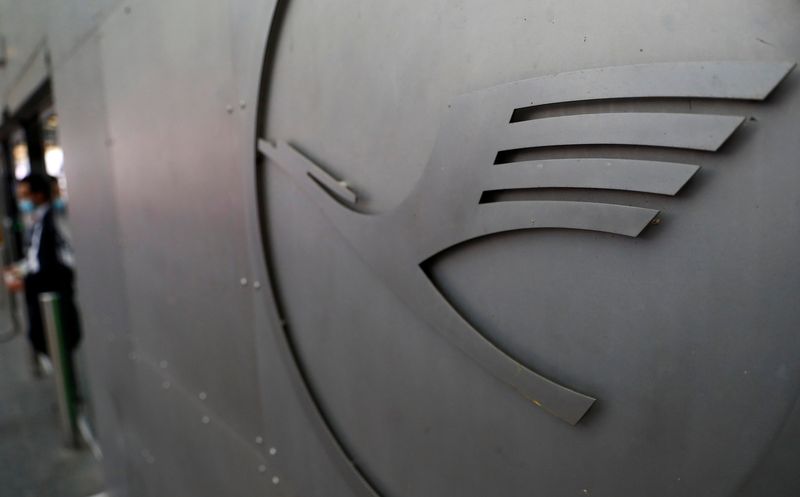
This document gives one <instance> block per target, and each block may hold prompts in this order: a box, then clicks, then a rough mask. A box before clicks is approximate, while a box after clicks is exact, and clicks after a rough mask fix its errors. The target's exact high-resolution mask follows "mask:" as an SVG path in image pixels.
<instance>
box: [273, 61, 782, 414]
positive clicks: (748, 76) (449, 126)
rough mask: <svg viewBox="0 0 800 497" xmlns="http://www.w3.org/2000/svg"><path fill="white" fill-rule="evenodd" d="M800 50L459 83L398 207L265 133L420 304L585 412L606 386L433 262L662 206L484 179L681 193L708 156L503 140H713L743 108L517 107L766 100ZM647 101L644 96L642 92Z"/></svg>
mask: <svg viewBox="0 0 800 497" xmlns="http://www.w3.org/2000/svg"><path fill="white" fill-rule="evenodd" d="M793 67H794V64H793V63H779V62H778V63H772V62H755V63H749V62H712V63H699V62H691V63H659V64H645V65H633V66H620V67H607V68H601V69H591V70H584V71H577V72H571V73H564V74H557V75H553V76H545V77H539V78H534V79H528V80H523V81H516V82H513V83H509V84H505V85H501V86H497V87H493V88H489V89H485V90H480V91H476V92H473V93H469V94H465V95H461V96H458V97H456V98H455V99H454V100H453V101H452V102H451V105H450V106H449V107H448V109H447V112H446V114H445V117H444V119H443V125H442V127H441V129H440V131H439V135H438V137H437V141H436V144H435V147H434V150H433V152H432V154H431V157H430V160H429V162H428V164H427V167H426V169H425V171H424V173H423V175H422V177H421V179H420V181H419V182H418V184H417V185H416V187H415V189H414V191H413V192H412V193H411V195H410V196H409V197H408V198H406V199H405V200H404V202H403V203H401V204H400V205H399V206H398V207H397V208H396V209H394V210H392V211H389V212H386V213H381V214H367V213H363V212H360V211H359V210H357V209H356V208H355V207H356V205H357V201H358V197H357V195H356V192H354V191H353V190H352V189H351V188H350V187H349V186H348V185H347V183H345V182H344V181H340V180H338V179H336V178H334V177H333V176H331V175H330V174H329V173H327V172H326V171H325V170H323V169H322V168H321V167H320V166H319V165H317V164H316V163H314V162H313V161H312V160H311V159H310V158H309V157H307V156H305V155H304V154H302V153H301V152H300V151H298V149H297V148H295V147H294V146H292V145H291V144H290V143H288V142H287V141H283V140H278V141H276V142H274V143H272V142H268V141H266V140H263V139H261V140H259V141H258V150H259V151H260V152H261V153H262V154H264V155H265V156H266V158H267V159H268V162H269V163H270V164H273V163H274V164H275V165H277V166H278V167H280V168H281V169H283V170H284V171H285V172H286V173H287V174H288V175H289V176H290V177H291V179H292V181H293V182H295V183H296V184H297V185H299V186H300V188H301V189H302V190H303V191H304V192H305V193H306V194H308V196H309V197H310V198H311V199H312V200H313V201H314V202H315V203H316V204H317V205H318V206H319V207H320V208H321V209H322V211H323V212H324V214H325V215H326V216H327V217H328V218H329V220H330V222H331V223H333V225H335V227H336V229H337V230H338V231H339V233H340V234H341V235H342V236H343V237H344V238H345V239H346V240H347V241H348V242H349V244H350V246H351V247H352V249H353V250H355V251H356V252H357V253H358V255H359V256H360V258H361V259H362V260H363V262H364V263H365V264H367V265H368V266H369V267H370V268H371V269H372V270H373V271H374V272H375V273H377V274H378V275H379V276H380V278H381V279H382V280H383V281H384V282H385V284H387V285H388V286H389V288H391V289H392V290H393V292H394V293H395V294H396V295H397V296H398V297H399V298H400V299H401V300H402V301H403V302H404V303H405V305H407V306H408V307H409V308H410V309H411V310H412V311H413V312H415V313H416V314H417V315H418V316H419V317H420V318H422V319H423V321H424V322H426V323H427V324H428V325H429V326H430V327H431V328H432V329H434V330H436V331H437V332H439V333H441V334H442V335H443V336H444V337H445V338H446V339H448V340H449V341H450V342H451V343H452V344H454V345H455V346H457V347H458V348H460V349H461V350H462V351H463V352H464V353H465V354H467V355H468V356H469V357H471V358H472V359H473V360H474V361H475V362H476V363H477V364H478V365H480V366H481V367H482V368H484V369H485V370H486V371H487V372H488V373H490V374H492V375H494V376H495V377H497V378H498V379H500V380H501V381H503V382H505V383H506V384H508V385H509V386H511V387H512V388H513V389H514V390H516V391H517V392H518V393H519V394H520V395H522V396H523V397H525V398H526V399H528V400H529V401H531V402H532V403H533V404H535V405H536V406H539V407H541V408H542V409H544V410H545V411H547V412H549V413H550V414H552V415H554V416H556V417H558V418H560V419H562V420H564V421H566V422H567V423H570V424H572V425H575V424H576V423H578V422H579V421H580V419H581V418H582V417H583V416H584V414H586V412H587V411H588V410H589V408H590V407H591V406H592V404H593V403H594V402H595V400H596V399H595V398H593V397H591V396H590V395H586V394H584V393H581V392H577V391H575V390H573V389H570V388H567V387H566V386H563V385H561V384H559V383H557V382H556V381H554V380H552V379H549V378H545V377H544V376H542V375H540V374H538V373H536V371H535V370H534V369H533V368H529V367H528V366H526V365H523V364H521V363H520V362H518V361H517V360H515V359H514V358H513V357H511V356H510V355H509V354H508V353H506V352H504V351H503V350H501V349H500V348H498V347H497V346H496V345H494V344H493V343H492V342H491V341H489V340H488V339H487V338H486V337H485V336H484V335H483V334H481V333H480V332H479V331H478V330H477V329H475V328H474V327H473V326H472V325H471V324H470V323H469V322H467V320H466V319H464V318H463V317H462V316H461V315H460V314H459V313H458V311H457V310H456V309H455V308H454V307H453V306H452V305H451V303H450V302H449V301H448V300H447V299H446V298H445V297H444V296H443V295H442V294H441V293H440V291H439V290H438V289H437V288H436V286H435V285H434V283H433V282H432V281H431V280H430V278H429V277H428V276H427V274H426V272H425V271H424V270H423V267H422V264H423V263H424V262H425V261H427V260H428V259H430V258H431V257H433V256H435V255H437V254H439V253H441V252H443V251H445V250H447V249H448V248H450V247H453V246H455V245H458V244H460V243H462V242H464V241H467V240H471V239H474V238H478V237H483V236H487V235H492V234H495V233H500V232H505V231H511V230H528V229H541V228H550V229H574V230H592V231H600V232H607V233H612V234H616V235H622V236H628V237H637V236H639V234H640V233H641V232H642V231H643V230H644V229H645V228H646V227H647V226H648V225H650V224H651V223H652V222H653V221H654V220H656V216H658V214H659V211H657V210H652V209H647V208H642V207H635V206H629V205H618V204H608V203H595V202H582V201H581V202H576V201H566V200H564V201H559V200H546V201H545V200H529V201H508V202H492V203H482V202H481V198H482V195H483V194H484V193H485V192H490V191H496V190H508V189H535V188H548V189H553V188H555V189H558V188H588V189H608V190H625V191H633V192H643V193H650V194H660V195H675V194H677V193H678V192H679V191H680V190H681V188H683V186H684V185H685V184H686V183H687V182H688V181H689V180H690V179H691V178H692V176H694V174H695V173H696V172H697V171H698V169H699V166H698V165H694V164H684V163H675V162H658V161H650V160H631V159H616V158H603V157H597V158H558V159H549V160H538V161H528V162H514V163H512V164H506V165H502V166H498V165H496V158H497V155H498V153H500V152H504V151H513V150H519V149H535V148H540V147H570V146H574V145H626V146H627V145H630V146H638V147H669V148H677V149H688V150H700V151H708V152H714V151H716V150H718V149H719V147H721V146H722V145H723V144H724V143H725V142H726V141H727V140H728V139H729V138H730V137H731V135H733V134H734V132H735V131H736V129H737V128H738V127H739V126H740V125H741V124H742V122H743V121H744V120H745V118H744V117H741V116H733V115H711V114H697V113H672V112H657V113H650V112H622V113H596V114H580V115H568V116H557V117H540V118H538V119H531V120H526V121H522V122H515V120H514V119H511V116H513V113H514V111H515V110H518V109H526V110H534V111H535V110H536V109H537V108H540V107H542V106H547V105H552V104H569V103H574V102H589V101H598V100H605V99H614V100H623V99H642V98H684V99H734V100H755V101H760V100H764V99H765V98H766V97H767V96H768V95H769V94H770V92H771V91H772V90H773V89H774V88H775V87H777V86H778V84H780V82H781V81H782V80H783V79H784V78H785V77H786V76H787V75H788V74H789V72H790V71H791V70H792V69H793ZM634 102H635V101H634Z"/></svg>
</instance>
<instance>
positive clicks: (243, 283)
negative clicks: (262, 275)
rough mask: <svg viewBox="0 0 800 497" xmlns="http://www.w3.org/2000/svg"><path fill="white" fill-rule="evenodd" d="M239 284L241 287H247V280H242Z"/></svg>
mask: <svg viewBox="0 0 800 497" xmlns="http://www.w3.org/2000/svg"><path fill="white" fill-rule="evenodd" d="M239 284H240V285H242V286H247V278H242V279H240V280H239Z"/></svg>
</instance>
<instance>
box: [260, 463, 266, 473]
mask: <svg viewBox="0 0 800 497" xmlns="http://www.w3.org/2000/svg"><path fill="white" fill-rule="evenodd" d="M258 472H259V473H266V472H267V467H266V466H264V465H263V464H262V465H260V466H259V467H258Z"/></svg>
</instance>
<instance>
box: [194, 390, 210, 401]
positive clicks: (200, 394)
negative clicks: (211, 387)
mask: <svg viewBox="0 0 800 497" xmlns="http://www.w3.org/2000/svg"><path fill="white" fill-rule="evenodd" d="M197 397H198V398H199V399H200V400H206V399H207V398H208V395H207V394H206V393H205V392H200V393H199V394H197Z"/></svg>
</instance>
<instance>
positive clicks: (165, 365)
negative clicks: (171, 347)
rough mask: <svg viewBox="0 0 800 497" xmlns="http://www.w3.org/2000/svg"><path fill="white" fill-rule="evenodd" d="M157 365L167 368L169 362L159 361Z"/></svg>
mask: <svg viewBox="0 0 800 497" xmlns="http://www.w3.org/2000/svg"><path fill="white" fill-rule="evenodd" d="M158 365H159V366H161V369H167V366H169V363H168V362H167V361H161V362H160V363H158Z"/></svg>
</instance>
